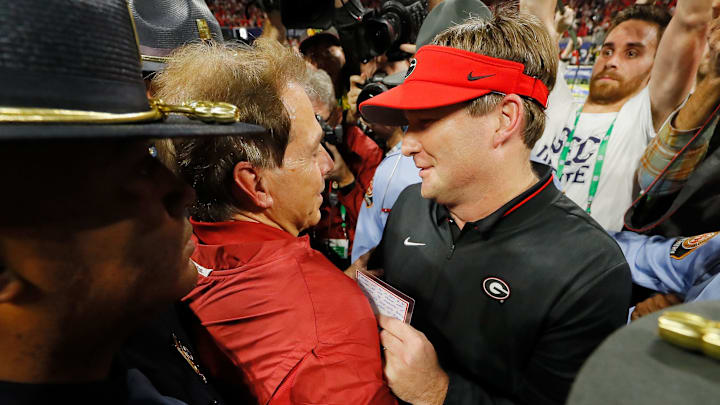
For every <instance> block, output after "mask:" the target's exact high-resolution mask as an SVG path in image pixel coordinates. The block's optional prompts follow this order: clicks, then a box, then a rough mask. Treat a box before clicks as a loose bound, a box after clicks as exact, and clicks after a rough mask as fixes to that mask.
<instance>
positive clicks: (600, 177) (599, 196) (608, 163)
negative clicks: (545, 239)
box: [533, 0, 712, 231]
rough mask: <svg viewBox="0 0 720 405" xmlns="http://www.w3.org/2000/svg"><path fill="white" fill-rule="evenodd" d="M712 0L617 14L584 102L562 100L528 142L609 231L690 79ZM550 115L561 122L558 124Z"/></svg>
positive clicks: (635, 8) (564, 186)
mask: <svg viewBox="0 0 720 405" xmlns="http://www.w3.org/2000/svg"><path fill="white" fill-rule="evenodd" d="M711 3H712V1H711V0H700V1H690V0H680V1H678V3H677V8H676V11H675V16H674V17H673V18H672V20H670V15H669V14H668V12H667V11H665V10H663V9H661V8H658V7H655V6H646V5H634V6H632V7H629V8H627V9H625V10H623V11H621V12H620V13H618V15H617V16H616V17H615V19H614V20H613V23H612V26H611V28H610V30H609V32H608V35H607V37H606V39H605V42H604V44H603V46H602V48H601V51H600V54H599V55H598V59H597V62H596V63H595V66H594V68H593V73H592V77H591V80H590V94H589V97H588V99H587V101H586V102H585V103H584V104H576V105H572V104H571V101H570V100H571V97H570V95H569V94H567V95H566V97H565V100H566V103H567V105H566V107H564V108H558V106H554V107H555V111H556V113H555V114H554V115H551V116H550V117H549V121H550V122H551V123H550V124H549V125H548V126H547V130H546V131H545V133H544V134H543V137H542V139H541V140H540V141H539V142H538V143H537V145H536V146H535V148H534V149H533V155H534V156H535V157H536V158H538V159H540V160H541V161H544V162H546V163H548V164H550V165H551V166H552V167H553V169H554V170H555V173H556V176H557V178H558V180H559V181H560V183H561V185H562V190H563V191H564V192H565V193H566V194H567V196H568V197H570V198H571V199H572V200H573V201H574V202H575V203H577V204H578V205H579V206H580V207H581V208H583V209H584V210H586V212H587V213H589V214H590V215H591V216H592V217H593V218H594V219H595V220H597V221H598V222H599V223H600V225H602V226H603V227H604V228H606V229H608V230H611V231H619V230H620V229H621V228H622V224H623V213H624V212H625V209H627V207H629V206H630V203H631V201H632V198H633V196H634V195H635V193H637V188H636V182H635V176H634V175H635V171H636V169H637V167H638V162H639V160H640V157H641V156H642V154H643V152H644V151H645V148H646V146H647V144H648V141H649V140H650V139H652V138H653V137H654V136H655V133H656V131H657V130H658V129H659V128H660V127H661V126H662V124H663V123H664V122H665V120H666V119H667V117H668V116H669V115H670V113H671V112H672V111H673V110H674V109H676V108H677V107H678V105H680V103H682V101H683V100H684V99H685V97H686V96H687V94H688V93H689V91H690V89H691V87H692V85H693V81H694V78H695V72H696V70H697V66H698V63H699V61H700V58H701V55H702V51H703V48H704V46H705V34H706V31H707V27H708V24H709V22H710V20H711V18H712V11H711ZM668 22H669V23H668ZM666 26H667V30H666V29H665V27H666ZM664 31H666V32H667V35H664V39H662V40H661V38H663V32H664ZM656 60H657V63H655V61H656ZM551 104H552V103H551ZM553 121H555V122H556V123H557V122H558V121H559V122H564V125H563V126H562V128H563V129H562V130H561V131H559V130H558V129H559V128H560V127H559V126H558V127H556V126H555V125H553V124H552V122H553ZM553 128H557V129H555V130H553Z"/></svg>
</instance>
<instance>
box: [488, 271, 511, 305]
mask: <svg viewBox="0 0 720 405" xmlns="http://www.w3.org/2000/svg"><path fill="white" fill-rule="evenodd" d="M483 290H485V294H487V295H489V296H490V298H492V299H496V300H498V301H500V303H503V302H505V300H506V299H508V297H510V287H508V285H507V283H506V282H504V281H503V280H500V279H499V278H497V277H488V278H486V279H485V280H484V281H483Z"/></svg>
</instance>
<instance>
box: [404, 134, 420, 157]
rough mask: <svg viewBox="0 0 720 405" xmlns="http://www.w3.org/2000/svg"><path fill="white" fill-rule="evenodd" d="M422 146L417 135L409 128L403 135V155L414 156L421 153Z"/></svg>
mask: <svg viewBox="0 0 720 405" xmlns="http://www.w3.org/2000/svg"><path fill="white" fill-rule="evenodd" d="M421 147H422V145H421V144H420V141H419V140H418V137H417V133H416V132H415V131H413V130H412V128H408V131H407V132H406V133H405V135H403V139H402V154H403V155H405V156H412V155H414V154H416V153H418V152H420V149H421Z"/></svg>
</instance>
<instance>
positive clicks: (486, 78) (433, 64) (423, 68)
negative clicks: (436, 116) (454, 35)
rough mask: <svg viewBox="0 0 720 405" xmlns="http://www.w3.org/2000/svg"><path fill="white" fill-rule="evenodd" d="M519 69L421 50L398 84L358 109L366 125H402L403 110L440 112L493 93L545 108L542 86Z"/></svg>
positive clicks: (442, 49)
mask: <svg viewBox="0 0 720 405" xmlns="http://www.w3.org/2000/svg"><path fill="white" fill-rule="evenodd" d="M524 70H525V65H523V64H522V63H519V62H513V61H509V60H505V59H498V58H492V57H489V56H485V55H480V54H477V53H475V52H469V51H464V50H461V49H456V48H450V47H446V46H437V45H425V46H423V47H422V48H420V50H419V51H418V53H417V54H415V59H413V61H412V62H411V64H410V68H409V69H408V73H407V76H406V77H405V81H404V82H403V84H401V85H399V86H397V87H395V88H393V89H390V90H389V91H386V92H384V93H382V94H379V95H377V96H375V97H373V98H371V99H369V100H367V101H365V102H364V103H362V104H360V112H361V114H362V116H363V117H364V118H365V119H366V120H368V121H370V122H375V123H378V124H384V125H394V126H400V125H407V120H406V119H405V114H404V112H403V111H404V110H424V109H428V108H438V107H445V106H448V105H453V104H457V103H462V102H465V101H470V100H474V99H476V98H478V97H481V96H484V95H486V94H488V93H492V92H495V93H502V94H518V95H520V96H525V97H529V98H532V99H533V100H535V101H537V102H538V103H539V104H540V105H541V106H542V107H543V108H545V107H547V98H548V93H549V92H548V89H547V87H546V86H545V84H544V83H543V82H541V81H540V80H539V79H536V78H534V77H531V76H528V75H526V74H524V73H523V71H524Z"/></svg>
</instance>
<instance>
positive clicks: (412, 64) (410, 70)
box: [405, 58, 417, 79]
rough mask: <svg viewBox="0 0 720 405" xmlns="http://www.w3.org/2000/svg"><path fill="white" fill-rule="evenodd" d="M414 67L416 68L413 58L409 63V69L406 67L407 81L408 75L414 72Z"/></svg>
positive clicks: (415, 60)
mask: <svg viewBox="0 0 720 405" xmlns="http://www.w3.org/2000/svg"><path fill="white" fill-rule="evenodd" d="M415 66H417V59H415V58H413V59H412V60H411V61H410V67H408V70H407V73H405V78H406V79H407V78H408V76H410V74H412V72H413V71H414V70H415Z"/></svg>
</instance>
